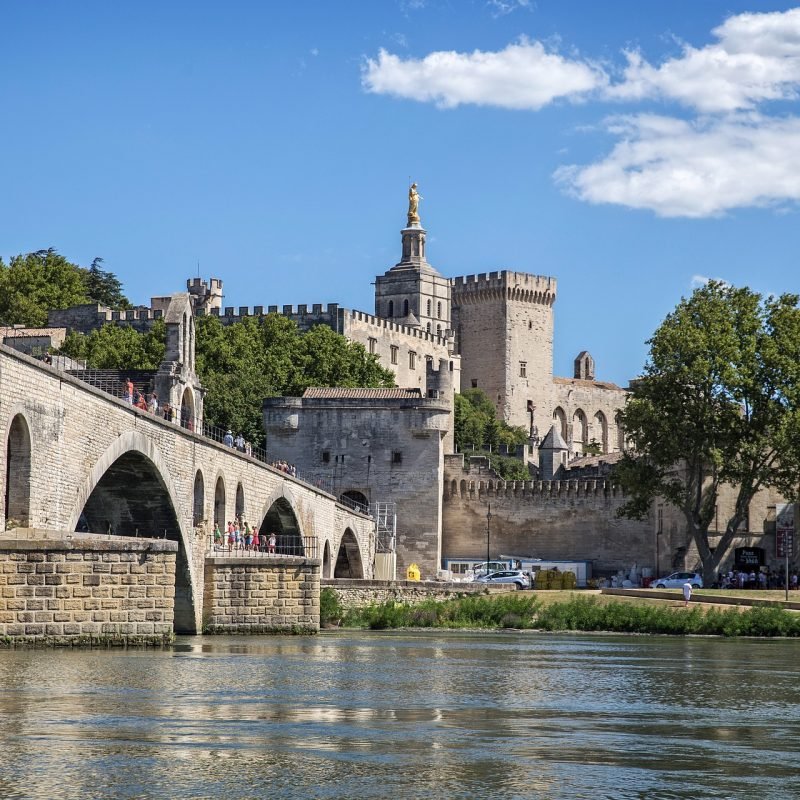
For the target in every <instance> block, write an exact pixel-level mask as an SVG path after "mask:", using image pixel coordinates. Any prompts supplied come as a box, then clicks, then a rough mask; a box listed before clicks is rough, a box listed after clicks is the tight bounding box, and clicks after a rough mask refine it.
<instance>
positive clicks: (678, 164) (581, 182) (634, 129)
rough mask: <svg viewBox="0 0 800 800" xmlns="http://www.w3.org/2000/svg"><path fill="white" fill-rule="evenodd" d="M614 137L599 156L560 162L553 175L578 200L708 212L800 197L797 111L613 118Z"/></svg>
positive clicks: (666, 211) (666, 212)
mask: <svg viewBox="0 0 800 800" xmlns="http://www.w3.org/2000/svg"><path fill="white" fill-rule="evenodd" d="M608 130H609V131H610V132H611V133H614V134H616V135H617V136H618V137H619V142H618V143H617V144H616V145H615V146H614V148H613V149H612V151H611V152H610V153H609V154H608V156H606V157H605V158H604V159H602V160H601V161H598V162H596V163H594V164H590V165H588V166H578V165H572V166H567V167H561V168H560V169H558V170H557V171H556V173H555V178H556V180H557V182H559V183H560V184H561V185H562V186H564V187H565V188H566V189H567V190H568V191H570V192H571V193H572V194H574V195H575V196H576V197H578V198H579V199H581V200H584V201H587V202H590V203H613V204H617V205H623V206H627V207H629V208H642V209H650V210H652V211H654V212H655V213H656V214H658V215H659V216H662V217H709V216H719V215H721V214H723V213H725V212H726V211H728V210H730V209H734V208H741V207H745V206H767V205H774V204H783V203H787V202H796V201H798V200H800V118H797V117H788V118H780V119H777V118H766V117H762V116H760V115H755V114H747V115H745V114H739V115H732V116H727V117H724V118H721V119H705V120H703V121H694V122H692V121H686V120H681V119H674V118H670V117H663V116H654V115H646V114H642V115H636V116H628V117H618V118H614V119H612V120H609V121H608Z"/></svg>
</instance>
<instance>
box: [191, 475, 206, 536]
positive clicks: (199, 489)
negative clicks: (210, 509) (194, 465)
mask: <svg viewBox="0 0 800 800" xmlns="http://www.w3.org/2000/svg"><path fill="white" fill-rule="evenodd" d="M204 506H205V489H204V484H203V473H202V472H200V470H197V473H196V474H195V476H194V502H193V503H192V524H193V525H194V526H197V525H199V524H200V523H201V522H202V521H203V519H204V518H205V517H204V514H203V508H204Z"/></svg>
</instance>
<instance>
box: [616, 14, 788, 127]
mask: <svg viewBox="0 0 800 800" xmlns="http://www.w3.org/2000/svg"><path fill="white" fill-rule="evenodd" d="M712 33H713V34H714V36H715V37H716V38H717V40H718V41H717V42H715V43H713V44H709V45H707V46H705V47H702V48H695V47H692V46H691V45H688V44H685V45H684V46H683V52H682V54H681V55H680V56H679V57H677V58H671V59H669V60H667V61H665V62H663V63H662V64H661V65H659V66H653V65H651V64H650V63H648V62H647V61H646V60H645V59H644V58H643V57H642V55H641V54H640V53H639V52H628V53H626V57H627V60H628V65H627V67H626V69H625V71H624V80H623V81H622V82H620V83H617V84H614V85H613V86H610V87H609V88H608V90H607V92H606V94H607V96H608V97H610V98H614V99H618V100H628V101H630V100H642V99H646V98H663V99H668V100H675V101H677V102H679V103H682V104H684V105H688V106H691V107H694V108H696V109H698V110H700V111H703V112H708V113H715V112H725V111H734V110H738V109H751V108H754V107H755V106H756V105H757V104H758V103H761V102H764V101H768V100H791V99H795V98H796V97H797V92H798V87H800V8H795V9H791V10H789V11H786V12H771V13H766V14H749V13H748V14H739V15H737V16H734V17H729V18H728V19H727V20H726V21H725V22H723V23H722V25H720V26H719V27H717V28H715V29H714V30H713V31H712Z"/></svg>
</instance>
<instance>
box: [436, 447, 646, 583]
mask: <svg viewBox="0 0 800 800" xmlns="http://www.w3.org/2000/svg"><path fill="white" fill-rule="evenodd" d="M453 464H454V459H452V458H451V459H448V464H447V465H446V469H445V496H444V502H443V504H442V520H443V529H444V534H443V537H442V557H443V558H464V559H472V560H480V561H482V560H483V559H484V558H485V557H486V538H487V536H486V514H487V511H488V510H489V505H491V514H492V517H491V522H490V534H489V546H490V553H491V557H492V558H497V557H498V556H499V555H501V554H503V555H513V556H527V557H533V558H541V559H543V560H570V561H591V562H592V564H593V569H594V573H595V574H600V575H603V574H610V573H613V572H616V571H617V570H618V569H625V570H628V569H630V567H631V566H632V564H633V563H634V562H636V563H637V564H638V565H639V566H640V567H641V566H651V567H652V566H653V563H654V553H653V541H654V530H655V528H654V520H653V518H652V515H651V516H650V517H649V518H648V519H645V520H642V521H638V520H629V519H621V518H619V517H617V515H616V512H617V509H618V508H619V507H620V506H621V505H622V503H623V502H624V499H625V498H624V497H623V495H622V492H621V491H620V490H619V489H618V488H616V487H614V486H612V485H611V483H610V481H606V480H587V481H509V482H504V481H495V480H493V479H491V478H488V479H486V480H475V479H473V478H470V477H469V476H468V474H465V473H464V472H463V470H461V469H459V468H458V467H455V466H454V465H453Z"/></svg>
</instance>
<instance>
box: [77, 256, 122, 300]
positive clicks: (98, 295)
mask: <svg viewBox="0 0 800 800" xmlns="http://www.w3.org/2000/svg"><path fill="white" fill-rule="evenodd" d="M102 264H103V259H102V258H99V257H98V258H95V259H94V261H92V265H91V266H90V267H89V269H87V270H86V274H85V283H86V297H87V300H88V302H90V303H100V305H103V306H106V307H108V308H130V305H131V304H130V302H129V301H128V298H127V297H125V295H124V294H122V284H121V283H120V281H119V279H118V278H117V276H116V275H114V273H113V272H108V271H107V270H104V269H102Z"/></svg>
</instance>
